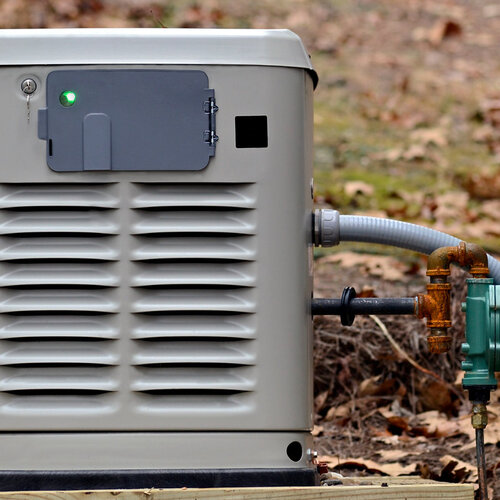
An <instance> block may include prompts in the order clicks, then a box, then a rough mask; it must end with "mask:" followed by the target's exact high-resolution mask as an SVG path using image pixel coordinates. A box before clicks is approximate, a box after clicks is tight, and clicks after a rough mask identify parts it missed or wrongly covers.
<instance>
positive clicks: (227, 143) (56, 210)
mask: <svg viewBox="0 0 500 500" xmlns="http://www.w3.org/2000/svg"><path fill="white" fill-rule="evenodd" d="M314 84H315V74H314V72H313V70H312V68H311V63H310V60H309V57H308V55H307V53H306V52H305V50H304V47H303V45H302V43H301V41H300V39H299V38H298V37H297V36H296V35H295V34H293V33H291V32H290V31H287V30H177V29H141V30H134V29H130V30H129V29H124V30H112V29H109V30H108V29H103V30H94V29H86V30H73V29H70V30H1V31H0V109H1V110H2V113H1V117H0V121H1V124H2V126H1V130H2V133H1V135H0V167H1V168H0V217H1V221H0V239H1V244H0V245H1V246H0V258H1V263H0V286H1V288H0V449H1V450H2V453H0V489H3V490H9V489H10V490H12V489H17V490H19V489H51V488H64V489H71V488H73V489H79V488H86V487H94V488H109V487H111V488H115V487H152V486H154V487H165V486H215V485H221V486H231V485H245V486H251V485H299V484H314V481H315V475H314V465H313V464H312V460H311V444H312V443H311V434H310V431H311V427H312V399H313V397H312V396H313V394H312V333H311V312H310V298H311V292H312V289H311V272H312V270H311V266H312V254H311V241H310V240H311V236H310V235H311V209H312V200H311V185H312V184H311V183H312V179H311V177H312V93H313V86H314Z"/></svg>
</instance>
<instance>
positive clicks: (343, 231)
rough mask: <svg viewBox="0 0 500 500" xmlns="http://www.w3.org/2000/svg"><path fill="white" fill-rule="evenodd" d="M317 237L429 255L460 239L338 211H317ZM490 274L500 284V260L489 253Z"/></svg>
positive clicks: (323, 241) (332, 242)
mask: <svg viewBox="0 0 500 500" xmlns="http://www.w3.org/2000/svg"><path fill="white" fill-rule="evenodd" d="M315 240H316V243H320V244H321V245H323V246H334V245H338V243H339V242H341V241H359V242H364V243H379V244H382V245H390V246H393V247H399V248H406V249H408V250H413V251H415V252H420V253H423V254H426V255H430V254H431V253H432V252H433V251H434V250H436V249H437V248H441V247H449V246H456V245H458V244H459V243H460V241H461V240H460V239H458V238H455V237H454V236H451V235H449V234H446V233H442V232H441V231H436V230H435V229H430V228H428V227H424V226H418V225H417V224H411V223H409V222H401V221H398V220H392V219H383V218H379V217H367V216H363V215H340V214H339V213H338V212H337V211H336V210H316V213H315ZM488 267H489V271H490V277H492V278H493V279H494V280H495V283H496V284H497V285H500V261H498V260H497V259H495V258H494V257H492V256H491V255H488Z"/></svg>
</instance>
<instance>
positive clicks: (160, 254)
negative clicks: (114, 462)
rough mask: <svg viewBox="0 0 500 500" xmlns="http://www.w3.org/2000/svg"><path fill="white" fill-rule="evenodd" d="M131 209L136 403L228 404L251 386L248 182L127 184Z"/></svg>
mask: <svg viewBox="0 0 500 500" xmlns="http://www.w3.org/2000/svg"><path fill="white" fill-rule="evenodd" d="M132 207H133V212H134V213H133V216H132V220H133V223H132V226H131V234H132V236H133V239H134V241H133V245H132V250H131V256H132V261H133V262H132V263H133V269H134V272H133V273H132V277H131V285H132V287H134V295H133V296H134V300H133V302H132V304H131V311H132V314H133V323H132V338H133V339H134V341H135V347H134V354H133V356H132V364H133V367H134V368H133V370H134V371H133V379H132V381H131V390H132V391H133V392H134V393H136V394H137V395H138V398H139V399H138V400H139V401H140V403H139V410H140V409H141V408H145V409H147V410H149V411H151V410H152V409H154V411H161V410H164V411H172V410H175V409H177V410H178V409H179V408H183V407H186V405H189V407H190V408H195V407H196V404H199V405H203V407H204V408H209V409H210V408H212V409H215V408H218V409H223V408H229V407H234V405H237V404H238V398H239V397H241V396H242V395H244V394H251V393H252V391H254V389H255V365H256V364H257V359H256V350H255V317H254V316H255V313H256V312H257V303H256V290H255V287H256V282H257V276H256V246H255V245H256V242H255V241H254V235H255V234H256V232H257V227H256V186H255V185H253V184H251V183H227V184H223V183H217V184H211V183H207V184H147V183H136V184H135V185H134V196H133V198H132Z"/></svg>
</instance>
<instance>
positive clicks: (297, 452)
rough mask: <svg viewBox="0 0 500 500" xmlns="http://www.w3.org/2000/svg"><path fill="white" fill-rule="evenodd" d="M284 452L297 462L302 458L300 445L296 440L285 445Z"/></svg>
mask: <svg viewBox="0 0 500 500" xmlns="http://www.w3.org/2000/svg"><path fill="white" fill-rule="evenodd" d="M286 454H287V455H288V458H289V459H290V460H291V461H292V462H298V461H299V460H300V459H301V458H302V445H301V444H300V443H299V442H298V441H292V442H291V443H290V444H289V445H288V446H287V447H286Z"/></svg>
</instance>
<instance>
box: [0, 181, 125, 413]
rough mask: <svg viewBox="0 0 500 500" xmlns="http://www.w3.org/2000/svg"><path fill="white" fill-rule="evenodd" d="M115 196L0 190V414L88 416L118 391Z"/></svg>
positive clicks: (102, 187)
mask: <svg viewBox="0 0 500 500" xmlns="http://www.w3.org/2000/svg"><path fill="white" fill-rule="evenodd" d="M119 206H120V199H119V196H118V186H117V184H113V183H99V184H81V183H80V184H0V240H1V250H0V313H1V314H0V346H1V353H0V408H1V409H2V411H4V412H6V413H9V412H10V411H14V409H19V408H29V409H30V411H49V410H51V411H54V412H61V411H63V412H72V411H75V410H76V409H77V408H78V407H80V408H81V409H85V410H84V411H87V412H89V413H92V412H93V411H94V412H99V411H105V409H106V408H105V405H104V406H103V405H102V400H101V399H99V398H101V397H102V396H103V395H105V394H109V393H113V392H115V391H118V389H119V385H120V382H119V378H118V374H117V372H116V367H117V366H119V364H120V356H119V351H118V349H117V344H116V342H117V340H118V338H119V330H118V326H117V321H116V319H115V316H116V315H117V313H118V312H119V310H120V303H119V295H118V294H117V287H118V286H119V285H120V279H119V269H118V262H117V261H118V259H119V256H120V250H119V245H118V243H117V241H116V235H118V234H119V232H120V226H119V222H118V220H119V218H118V217H117V212H118V208H119Z"/></svg>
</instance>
